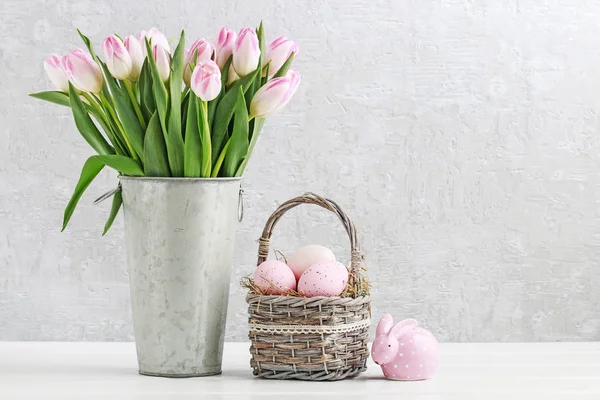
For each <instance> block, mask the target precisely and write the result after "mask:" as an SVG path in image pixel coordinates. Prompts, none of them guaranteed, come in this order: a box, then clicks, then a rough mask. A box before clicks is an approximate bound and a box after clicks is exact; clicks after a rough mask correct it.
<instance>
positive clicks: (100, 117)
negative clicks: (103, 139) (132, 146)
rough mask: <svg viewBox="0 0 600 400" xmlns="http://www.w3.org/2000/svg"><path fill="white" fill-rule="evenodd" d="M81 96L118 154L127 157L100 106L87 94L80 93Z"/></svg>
mask: <svg viewBox="0 0 600 400" xmlns="http://www.w3.org/2000/svg"><path fill="white" fill-rule="evenodd" d="M82 94H83V96H84V97H85V99H86V100H87V101H88V103H89V104H90V107H91V110H90V112H91V113H92V115H94V117H95V118H96V120H97V121H98V123H99V124H100V125H101V126H102V128H103V129H104V132H105V133H106V135H107V136H108V138H109V139H110V141H111V143H112V145H113V147H114V148H115V149H116V150H117V151H118V152H119V153H120V154H122V155H125V156H128V155H129V154H128V152H127V150H126V149H125V148H124V147H123V145H122V144H121V141H120V140H119V139H118V137H117V135H116V131H115V129H114V126H113V124H112V123H111V121H110V120H109V119H108V118H107V117H106V113H105V112H104V109H103V108H102V105H101V104H100V103H99V102H98V101H97V100H96V98H94V97H93V96H90V95H89V94H88V93H82Z"/></svg>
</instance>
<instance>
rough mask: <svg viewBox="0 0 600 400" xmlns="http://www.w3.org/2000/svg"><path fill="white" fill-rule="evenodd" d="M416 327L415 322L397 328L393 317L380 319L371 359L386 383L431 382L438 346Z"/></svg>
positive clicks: (401, 323)
mask: <svg viewBox="0 0 600 400" xmlns="http://www.w3.org/2000/svg"><path fill="white" fill-rule="evenodd" d="M392 325H393V327H392ZM417 325H418V324H417V321H415V320H414V319H405V320H404V321H400V322H398V323H397V324H396V325H394V320H393V318H392V316H391V315H390V314H385V315H384V316H383V317H381V320H380V321H379V325H377V333H376V338H375V341H374V342H373V347H372V348H371V355H372V356H373V361H375V363H376V364H377V365H379V366H381V369H382V370H383V374H384V375H385V377H386V378H387V379H392V380H399V381H416V380H422V379H429V378H431V377H432V376H433V374H434V372H435V370H436V369H437V366H438V363H439V361H440V346H439V343H438V341H437V340H436V339H435V337H434V336H433V335H432V334H431V332H429V331H427V330H425V329H423V328H420V327H419V326H417Z"/></svg>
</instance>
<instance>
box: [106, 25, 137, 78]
mask: <svg viewBox="0 0 600 400" xmlns="http://www.w3.org/2000/svg"><path fill="white" fill-rule="evenodd" d="M102 52H103V53H104V58H105V62H106V68H108V70H109V71H110V73H111V75H112V76H114V77H115V78H117V79H121V80H123V79H127V78H128V77H129V74H130V73H131V57H130V56H129V52H128V51H127V49H126V48H125V46H124V45H123V42H121V39H119V38H118V37H116V36H114V35H113V36H109V37H107V38H106V39H104V40H103V41H102Z"/></svg>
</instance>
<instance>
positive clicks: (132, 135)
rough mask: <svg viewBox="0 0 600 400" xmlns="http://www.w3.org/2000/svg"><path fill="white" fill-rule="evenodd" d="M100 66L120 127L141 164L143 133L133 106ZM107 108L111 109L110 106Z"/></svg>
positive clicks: (101, 63) (125, 93) (126, 95)
mask: <svg viewBox="0 0 600 400" xmlns="http://www.w3.org/2000/svg"><path fill="white" fill-rule="evenodd" d="M100 66H101V67H102V69H103V70H104V75H105V78H106V83H107V84H108V86H109V88H110V92H111V94H112V98H113V102H114V106H115V110H116V111H117V114H118V116H119V120H120V121H121V125H122V126H123V130H124V131H125V135H126V136H127V139H128V140H129V142H130V143H131V147H133V151H135V153H136V154H137V155H138V156H139V157H140V158H141V159H142V162H143V161H144V154H143V153H144V131H143V130H142V126H141V125H140V121H139V119H138V117H137V115H136V113H135V110H134V108H133V104H131V100H130V99H129V95H128V94H127V92H126V90H125V88H124V87H123V88H121V87H119V84H118V82H117V80H116V79H115V78H113V77H112V75H111V74H110V72H109V71H108V68H107V67H106V64H104V63H103V62H100ZM108 106H109V107H111V105H110V104H109V105H108Z"/></svg>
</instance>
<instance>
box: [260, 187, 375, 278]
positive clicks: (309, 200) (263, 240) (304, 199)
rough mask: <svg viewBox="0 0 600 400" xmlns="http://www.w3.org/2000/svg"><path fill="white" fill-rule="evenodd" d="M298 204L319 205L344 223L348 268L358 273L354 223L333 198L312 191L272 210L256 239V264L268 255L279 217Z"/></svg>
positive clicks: (360, 265) (360, 261)
mask: <svg viewBox="0 0 600 400" xmlns="http://www.w3.org/2000/svg"><path fill="white" fill-rule="evenodd" d="M300 204H314V205H317V206H320V207H323V208H324V209H326V210H329V211H331V212H333V213H334V214H336V215H337V216H338V218H339V219H340V220H341V221H342V224H344V228H345V229H346V232H347V233H348V236H349V237H350V270H351V271H352V273H354V275H355V276H358V275H359V274H360V270H361V268H362V262H363V259H364V257H363V255H362V253H361V251H360V246H359V244H358V238H357V233H356V228H355V227H354V224H353V223H352V221H351V220H350V218H348V216H347V215H346V213H345V212H344V211H342V209H341V208H340V206H339V205H337V203H335V202H334V201H333V200H330V199H327V198H324V197H321V196H319V195H316V194H314V193H310V192H309V193H304V194H303V195H302V196H298V197H295V198H293V199H291V200H288V201H286V202H285V203H283V204H282V205H280V206H279V207H278V208H277V209H276V210H275V211H274V212H273V214H271V216H270V217H269V219H268V220H267V223H266V225H265V228H264V229H263V232H262V236H261V237H260V239H258V261H257V264H256V265H260V264H261V263H262V262H264V261H265V260H266V259H267V257H268V256H269V244H270V240H271V235H272V234H273V229H274V228H275V225H276V224H277V222H278V221H279V219H280V218H281V217H282V216H283V214H285V213H286V212H287V211H289V210H291V209H292V208H294V207H296V206H299V205H300Z"/></svg>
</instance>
